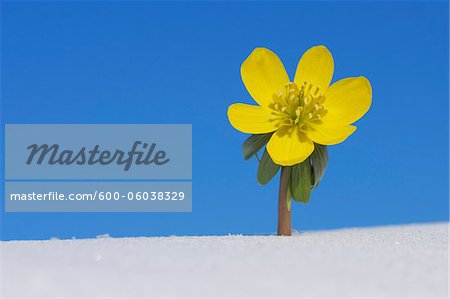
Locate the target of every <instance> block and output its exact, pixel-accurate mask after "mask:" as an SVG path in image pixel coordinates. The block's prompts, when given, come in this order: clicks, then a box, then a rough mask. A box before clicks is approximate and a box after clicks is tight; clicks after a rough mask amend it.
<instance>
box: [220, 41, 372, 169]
mask: <svg viewBox="0 0 450 299" xmlns="http://www.w3.org/2000/svg"><path fill="white" fill-rule="evenodd" d="M333 71H334V62H333V57H332V56H331V53H330V52H329V51H328V49H327V48H326V47H324V46H316V47H312V48H311V49H309V50H308V51H306V52H305V53H304V54H303V56H302V58H301V59H300V61H299V63H298V66H297V71H296V72H295V77H294V81H293V82H291V81H290V80H289V76H288V75H287V73H286V70H285V69H284V66H283V63H282V62H281V61H280V59H279V58H278V56H277V55H276V54H275V53H273V52H272V51H270V50H268V49H265V48H256V49H255V50H253V52H252V53H251V54H250V56H249V57H247V59H246V60H245V61H244V63H242V66H241V77H242V81H243V82H244V84H245V87H246V88H247V90H248V92H249V93H250V95H251V96H252V97H253V99H254V100H255V101H256V102H257V103H258V104H259V106H253V105H247V104H241V103H236V104H233V105H231V106H230V107H229V108H228V119H229V120H230V123H231V124H232V126H233V127H234V128H235V129H236V130H239V131H241V132H243V133H248V134H263V133H270V132H275V133H274V134H273V135H272V137H271V138H270V140H269V142H268V144H267V151H268V153H269V155H270V157H271V158H272V160H273V161H274V162H275V163H277V164H279V165H282V166H291V165H295V164H297V163H300V162H302V161H304V160H305V159H306V158H308V157H309V155H311V153H312V152H313V151H314V143H318V144H323V145H333V144H338V143H341V142H342V141H344V140H345V139H347V137H348V136H350V135H351V134H352V133H353V132H354V131H355V130H356V127H355V126H352V125H350V124H351V123H353V122H355V121H357V120H358V119H359V118H361V117H362V116H363V115H364V114H365V113H366V112H367V111H368V110H369V107H370V105H371V103H372V88H371V86H370V83H369V80H367V79H366V78H365V77H351V78H345V79H342V80H339V81H337V82H336V83H334V84H332V85H331V86H329V85H330V82H331V78H332V77H333Z"/></svg>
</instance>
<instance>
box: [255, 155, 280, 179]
mask: <svg viewBox="0 0 450 299" xmlns="http://www.w3.org/2000/svg"><path fill="white" fill-rule="evenodd" d="M279 168H280V165H277V164H275V163H274V162H273V161H272V158H270V155H269V153H268V152H267V149H265V150H264V155H263V156H262V158H261V162H259V167H258V182H259V183H260V184H261V185H265V184H267V183H268V182H270V180H271V179H272V178H273V177H274V176H275V175H276V174H277V172H278V169H279Z"/></svg>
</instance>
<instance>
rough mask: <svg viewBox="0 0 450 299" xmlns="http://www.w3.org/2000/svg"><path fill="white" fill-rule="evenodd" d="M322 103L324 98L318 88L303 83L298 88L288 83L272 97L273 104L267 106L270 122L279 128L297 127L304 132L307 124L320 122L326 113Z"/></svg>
mask: <svg viewBox="0 0 450 299" xmlns="http://www.w3.org/2000/svg"><path fill="white" fill-rule="evenodd" d="M324 102H325V97H324V96H322V95H321V94H320V92H319V88H318V87H314V86H312V85H311V84H307V83H306V82H305V84H303V85H302V86H301V87H300V88H298V86H297V84H295V83H293V82H289V83H287V84H286V85H285V88H284V89H282V90H280V91H278V92H277V93H276V94H274V95H273V103H272V104H271V105H270V106H269V107H270V108H272V110H273V112H272V115H273V117H272V121H276V122H277V125H278V126H279V127H282V126H291V127H292V126H298V128H299V129H300V130H302V131H304V130H305V129H306V128H307V126H308V124H310V123H320V122H322V120H321V118H322V117H323V116H324V115H325V114H326V113H327V110H326V109H325V106H324Z"/></svg>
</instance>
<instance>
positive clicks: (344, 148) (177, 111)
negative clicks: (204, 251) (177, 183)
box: [0, 1, 449, 240]
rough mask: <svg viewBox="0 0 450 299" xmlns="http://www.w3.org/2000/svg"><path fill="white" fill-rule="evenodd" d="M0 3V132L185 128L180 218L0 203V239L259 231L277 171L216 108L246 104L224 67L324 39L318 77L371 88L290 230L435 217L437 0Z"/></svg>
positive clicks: (439, 169)
mask: <svg viewBox="0 0 450 299" xmlns="http://www.w3.org/2000/svg"><path fill="white" fill-rule="evenodd" d="M1 6H2V7H1V22H2V28H1V47H2V48H1V51H2V53H1V54H2V55H1V63H2V65H1V84H2V88H1V101H2V103H1V104H2V105H1V123H2V127H3V128H4V124H5V123H31V124H32V123H138V124H140V123H163V124H164V123H189V124H192V126H193V127H192V128H193V212H192V213H4V212H3V210H2V213H1V214H0V217H1V226H2V236H1V238H2V239H4V240H10V239H48V238H50V237H60V238H70V237H72V236H75V237H77V238H85V237H94V236H96V235H99V234H104V233H109V234H110V235H112V236H115V237H120V236H155V235H158V236H159V235H197V234H228V233H233V234H237V233H238V234H240V233H242V234H269V233H274V232H275V231H276V221H277V220H276V219H277V218H276V217H277V187H278V179H274V180H273V181H272V182H271V183H270V184H269V185H267V186H259V185H258V183H257V181H256V170H257V162H256V160H251V161H244V160H243V158H242V153H241V144H242V142H243V141H244V140H245V138H246V136H245V135H244V134H241V133H239V132H237V131H235V130H234V129H233V128H232V127H231V125H230V124H229V123H228V120H227V116H226V110H227V107H228V106H229V105H230V104H232V103H234V102H244V103H253V101H252V99H251V98H250V96H249V95H248V93H247V92H246V90H245V87H244V85H243V84H242V81H241V79H240V74H239V68H240V64H241V63H242V61H243V60H244V59H245V58H246V57H247V56H248V54H249V53H250V52H251V51H252V49H253V48H255V47H261V46H262V47H267V48H270V49H272V50H273V51H275V52H276V53H277V54H278V55H279V56H280V58H281V59H282V61H283V62H284V64H285V66H286V69H287V70H288V72H289V74H290V75H291V76H293V74H294V71H295V67H296V65H297V62H298V59H299V58H300V56H301V54H302V52H304V51H305V50H307V49H308V48H309V47H311V46H314V45H319V44H323V45H326V46H327V47H328V48H329V49H330V51H331V52H332V53H333V56H334V60H335V74H334V79H333V81H336V80H338V79H341V78H344V77H348V76H357V75H364V76H366V77H367V78H369V80H370V81H371V84H372V88H373V104H372V107H371V110H370V111H369V112H368V114H367V115H366V116H365V117H363V118H362V119H361V120H360V121H359V122H358V123H357V126H358V130H357V131H356V133H355V134H354V135H353V136H351V137H350V138H349V139H348V140H347V141H346V142H345V143H343V144H340V145H337V146H332V147H330V148H329V154H330V163H329V166H328V169H327V172H326V174H325V178H324V179H323V181H322V182H321V184H320V186H319V188H318V189H317V190H315V191H314V192H313V194H312V198H311V202H310V204H309V205H300V204H295V205H293V227H294V229H297V230H318V229H330V228H340V227H353V226H373V225H386V224H400V223H413V222H430V221H448V217H449V216H448V215H449V213H448V212H449V210H448V209H449V204H448V200H449V193H448V192H449V186H448V182H449V174H448V170H449V168H448V165H449V160H448V145H449V139H448V138H449V127H448V121H449V118H448V111H449V106H448V97H449V94H448V82H449V77H448V65H449V61H448V52H449V48H448V42H449V41H448V33H449V32H448V3H447V2H445V1H442V2H431V1H427V2H401V1H395V2H387V1H383V2H362V1H361V2H355V1H351V2H281V3H278V2H260V3H258V2H231V3H225V2H192V3H185V2H168V3H162V2H150V1H149V2H145V1H139V2H125V1H114V2H106V1H95V2H87V1H78V2H34V1H33V2H32V1H25V2H15V1H7V2H3V3H2V4H1ZM2 134H3V130H2ZM2 150H3V146H2ZM2 159H4V158H3V152H2ZM2 162H4V161H2ZM2 181H4V172H3V171H2ZM2 196H4V195H2ZM2 200H4V198H2ZM2 205H4V203H2Z"/></svg>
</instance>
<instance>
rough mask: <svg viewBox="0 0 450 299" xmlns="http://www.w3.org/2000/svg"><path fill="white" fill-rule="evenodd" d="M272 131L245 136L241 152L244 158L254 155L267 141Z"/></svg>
mask: <svg viewBox="0 0 450 299" xmlns="http://www.w3.org/2000/svg"><path fill="white" fill-rule="evenodd" d="M272 134H273V133H267V134H254V135H252V136H250V137H248V138H247V140H245V141H244V143H243V144H242V153H243V154H244V159H245V160H248V159H250V158H251V157H253V156H254V155H256V154H257V153H258V152H259V150H260V149H262V148H263V147H264V145H266V143H267V142H269V139H270V137H272Z"/></svg>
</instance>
